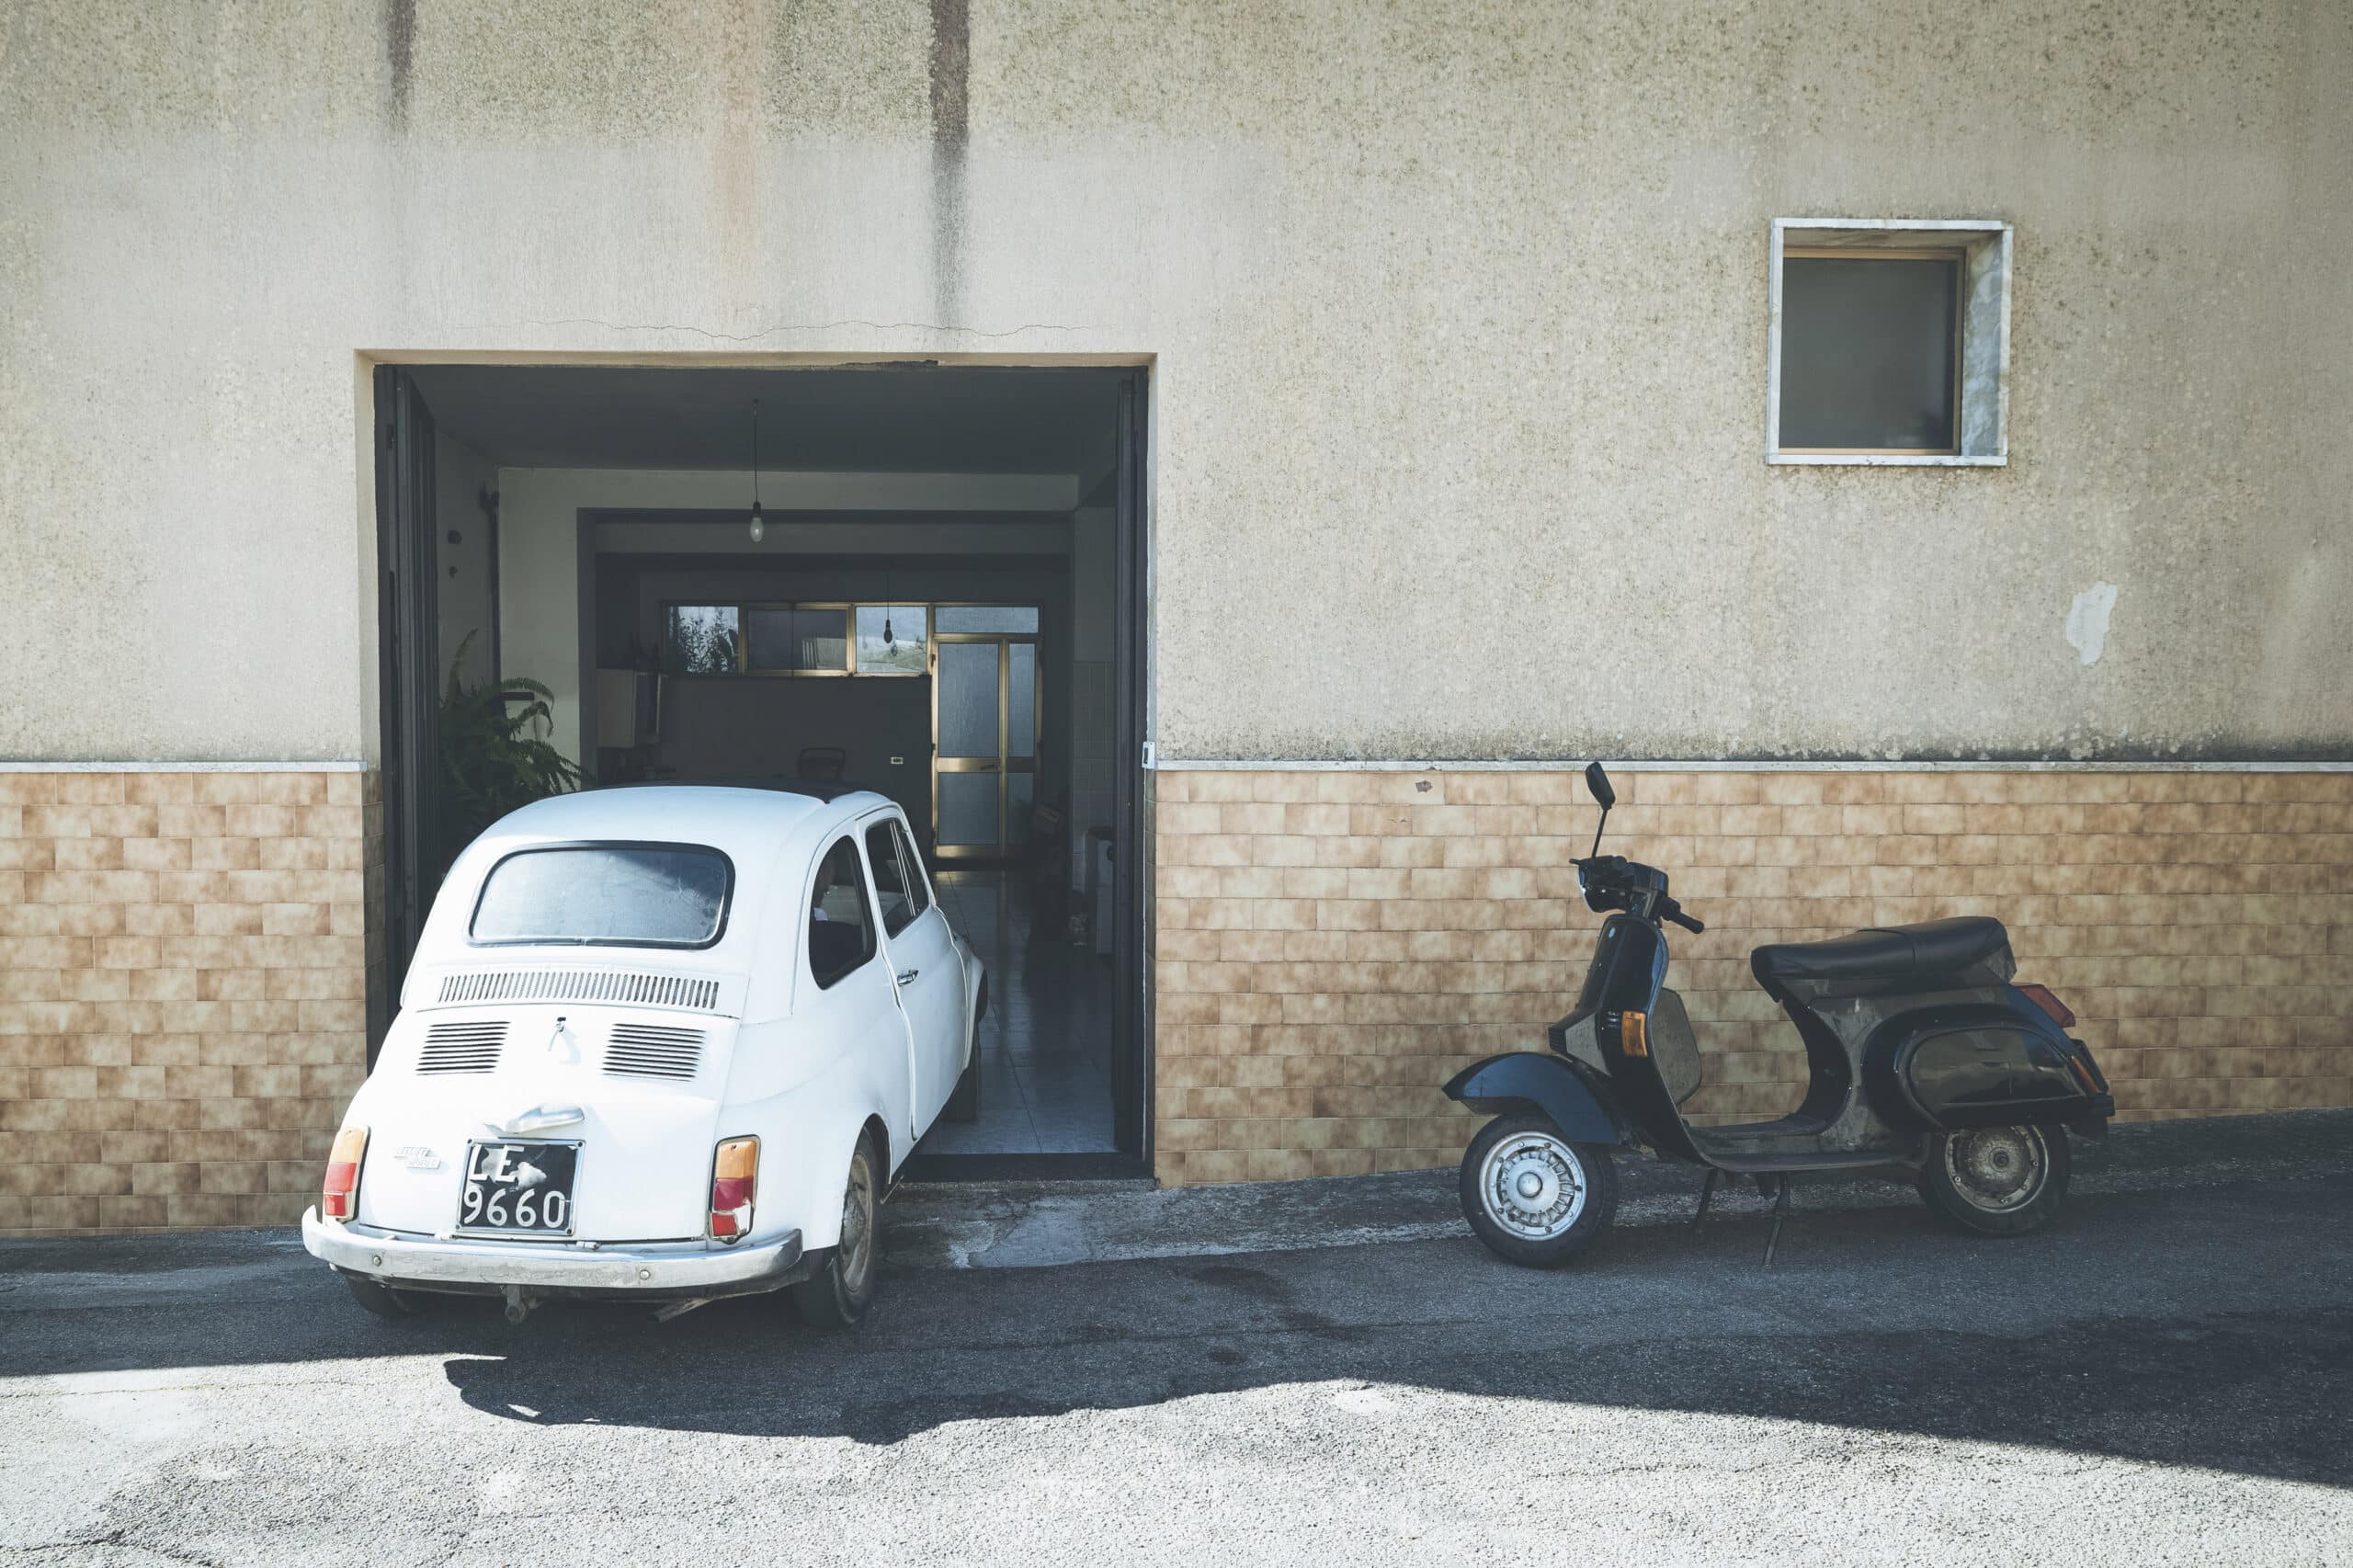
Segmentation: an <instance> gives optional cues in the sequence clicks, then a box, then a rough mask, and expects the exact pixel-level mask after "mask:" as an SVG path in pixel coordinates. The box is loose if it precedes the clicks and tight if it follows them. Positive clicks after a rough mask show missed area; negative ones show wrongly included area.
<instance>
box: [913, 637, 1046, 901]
mask: <svg viewBox="0 0 2353 1568" xmlns="http://www.w3.org/2000/svg"><path fill="white" fill-rule="evenodd" d="M960 611H961V614H960V613H959V612H960ZM1037 613H1038V612H1037V611H1036V609H1034V608H1021V609H1011V608H993V609H988V610H982V609H980V608H976V607H966V606H948V605H943V606H941V607H940V608H939V611H938V616H939V619H938V629H937V630H936V631H935V632H934V634H933V635H934V639H935V646H936V649H937V660H938V662H937V664H936V665H935V666H934V670H933V681H932V703H933V710H932V735H933V744H932V842H933V845H934V846H935V848H936V850H937V852H938V855H939V856H940V857H941V858H943V859H957V858H962V859H980V858H1002V857H1005V856H1007V855H1012V854H1016V853H1017V852H1018V851H1019V850H1020V849H1021V847H1022V846H1024V845H1025V844H1027V843H1028V842H1029V813H1030V807H1031V805H1032V804H1033V803H1034V801H1036V798H1037V785H1038V714H1039V708H1040V703H1039V699H1038V639H1037V633H1036V628H1037ZM960 623H961V624H968V625H973V626H975V627H985V628H987V630H973V631H949V630H948V629H949V627H951V626H954V625H958V624H960ZM1007 624H1012V625H1026V626H1027V627H1028V628H1029V630H1028V631H1025V632H1021V633H1014V632H1009V631H999V630H997V628H999V627H1002V626H1005V625H1007Z"/></svg>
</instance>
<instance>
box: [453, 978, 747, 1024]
mask: <svg viewBox="0 0 2353 1568" xmlns="http://www.w3.org/2000/svg"><path fill="white" fill-rule="evenodd" d="M437 1000H438V1001H439V1002H440V1003H441V1004H442V1005H443V1006H451V1005H460V1004H466V1003H474V1002H606V1003H610V1004H612V1005H613V1006H623V1007H676V1008H680V1009H682V1010H684V1011H688V1012H697V1013H708V1012H710V1010H711V1009H712V1008H713V1007H716V1006H718V1005H719V982H717V981H716V980H703V979H699V978H696V977H693V976H689V975H681V974H628V973H622V972H618V971H612V970H563V969H494V970H477V971H473V972H472V973H471V974H450V975H444V976H443V977H442V979H441V994H440V995H439V997H438V998H437Z"/></svg>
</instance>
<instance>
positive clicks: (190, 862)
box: [0, 771, 367, 1233]
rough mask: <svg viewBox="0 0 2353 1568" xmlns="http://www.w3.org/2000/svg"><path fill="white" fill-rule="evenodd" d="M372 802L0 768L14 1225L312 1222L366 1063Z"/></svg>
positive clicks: (277, 775) (359, 790)
mask: <svg viewBox="0 0 2353 1568" xmlns="http://www.w3.org/2000/svg"><path fill="white" fill-rule="evenodd" d="M365 795H366V789H365V784H364V781H363V779H362V778H361V776H360V775H358V774H354V773H305V772H299V771H298V772H276V771H273V772H267V773H247V774H239V773H196V772H152V773H151V772H126V773H110V774H109V773H55V774H41V773H8V774H0V878H6V879H8V880H7V881H6V884H5V885H0V1195H6V1196H0V1233H21V1232H51V1231H57V1230H95V1229H145V1228H155V1227H162V1226H179V1225H190V1224H258V1223H284V1222H286V1221H288V1220H289V1219H290V1218H291V1217H292V1216H293V1215H295V1214H299V1212H300V1211H301V1206H302V1203H304V1202H307V1201H308V1196H307V1195H308V1192H309V1188H310V1186H311V1185H312V1184H314V1183H315V1181H316V1178H317V1167H316V1165H315V1157H323V1156H324V1140H325V1139H326V1138H327V1137H328V1136H330V1135H331V1134H332V1131H333V1128H334V1123H335V1118H336V1117H337V1115H338V1114H339V1113H340V1110H341V1098H342V1096H347V1095H348V1093H349V1092H350V1090H351V1088H353V1087H355V1086H356V1085H357V1083H358V1077H359V1074H360V1073H361V1072H362V1070H363V1063H364V1062H365V1061H366V1052H367V1038H366V1032H365V1017H364V1002H363V1000H362V999H363V998H364V996H365V995H366V993H367V974H366V970H365V951H366V939H365V916H364V913H363V912H364V908H365V904H364V899H365V897H366V890H365V888H364V887H363V885H362V883H363V879H362V877H361V875H360V872H359V869H358V868H359V867H360V866H361V865H362V864H364V859H363V856H362V853H361V846H360V844H359V838H360V835H361V832H362V828H363V824H362V822H361V811H362V802H363V800H364V798H365ZM290 1140H291V1141H292V1144H293V1146H295V1147H298V1148H300V1149H301V1151H302V1152H303V1153H304V1154H305V1156H306V1157H305V1158H304V1159H303V1160H301V1161H299V1162H290V1161H287V1160H286V1158H285V1155H286V1153H287V1149H288V1146H289V1141H290ZM273 1156H274V1157H276V1159H277V1160H278V1166H272V1165H269V1164H267V1162H268V1161H269V1160H270V1159H271V1158H272V1157H273ZM285 1166H299V1167H300V1168H301V1169H302V1170H304V1171H306V1172H307V1173H308V1175H307V1176H305V1178H304V1179H303V1180H302V1181H301V1182H295V1183H292V1184H291V1185H289V1183H290V1181H291V1177H290V1175H289V1173H288V1170H287V1169H284V1168H279V1167H285ZM28 1173H29V1174H28ZM12 1200H14V1206H13V1207H11V1206H10V1204H11V1201H12Z"/></svg>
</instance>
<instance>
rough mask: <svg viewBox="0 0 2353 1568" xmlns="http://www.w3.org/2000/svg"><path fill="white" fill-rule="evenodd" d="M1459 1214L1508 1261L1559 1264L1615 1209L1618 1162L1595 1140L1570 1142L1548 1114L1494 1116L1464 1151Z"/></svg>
mask: <svg viewBox="0 0 2353 1568" xmlns="http://www.w3.org/2000/svg"><path fill="white" fill-rule="evenodd" d="M1456 1191H1457V1194H1458V1196H1460V1197H1461V1200H1462V1217H1463V1218H1464V1219H1466V1220H1468V1221H1471V1229H1472V1232H1473V1233H1476V1234H1477V1236H1478V1238H1479V1239H1480V1240H1481V1241H1483V1242H1484V1243H1486V1244H1487V1250H1488V1251H1490V1252H1492V1253H1494V1254H1495V1256H1497V1257H1500V1258H1502V1259H1504V1260H1505V1261H1506V1262H1507V1263H1517V1264H1518V1265H1520V1266H1521V1267H1527V1268H1557V1267H1560V1266H1561V1265H1563V1264H1564V1263H1566V1262H1568V1261H1569V1260H1570V1259H1572V1258H1574V1257H1575V1256H1578V1255H1579V1254H1580V1253H1583V1252H1585V1251H1586V1249H1587V1248H1589V1247H1591V1246H1592V1245H1593V1244H1595V1243H1596V1242H1597V1241H1599V1240H1600V1239H1601V1237H1602V1235H1603V1233H1605V1232H1607V1231H1608V1229H1609V1222H1610V1221H1612V1220H1614V1219H1615V1218H1617V1214H1618V1166H1617V1165H1616V1163H1615V1162H1614V1161H1613V1160H1612V1159H1611V1158H1610V1154H1609V1151H1608V1149H1607V1148H1605V1147H1603V1146H1602V1145H1600V1144H1598V1143H1572V1142H1569V1141H1568V1139H1567V1138H1565V1137H1563V1135H1562V1133H1561V1130H1560V1129H1559V1128H1557V1127H1555V1126H1554V1125H1552V1118H1550V1117H1547V1116H1539V1115H1536V1114H1534V1113H1533V1112H1530V1113H1527V1114H1524V1115H1518V1116H1499V1117H1497V1118H1495V1120H1493V1121H1491V1122H1489V1123H1487V1125H1486V1126H1484V1127H1483V1128H1481V1129H1480V1130H1479V1135H1478V1136H1477V1137H1476V1138H1473V1139H1472V1140H1471V1147H1470V1148H1469V1149H1467V1150H1465V1151H1464V1152H1463V1154H1462V1171H1461V1177H1460V1178H1459V1180H1458V1181H1457V1183H1456Z"/></svg>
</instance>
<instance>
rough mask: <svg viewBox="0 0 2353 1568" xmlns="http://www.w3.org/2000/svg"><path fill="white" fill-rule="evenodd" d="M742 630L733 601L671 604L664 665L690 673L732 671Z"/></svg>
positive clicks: (725, 672) (677, 671) (722, 672)
mask: <svg viewBox="0 0 2353 1568" xmlns="http://www.w3.org/2000/svg"><path fill="white" fill-rule="evenodd" d="M739 634H740V629H739V628H738V627H737V625H736V612H735V607H734V606H733V605H672V606H671V607H670V616H669V627H668V630H667V632H666V634H665V640H666V642H667V643H668V648H669V653H668V656H667V658H666V659H665V661H664V664H665V668H668V669H670V670H674V671H676V673H677V674H679V675H688V676H718V675H733V674H734V673H735V642H736V638H737V636H738V635H739Z"/></svg>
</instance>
